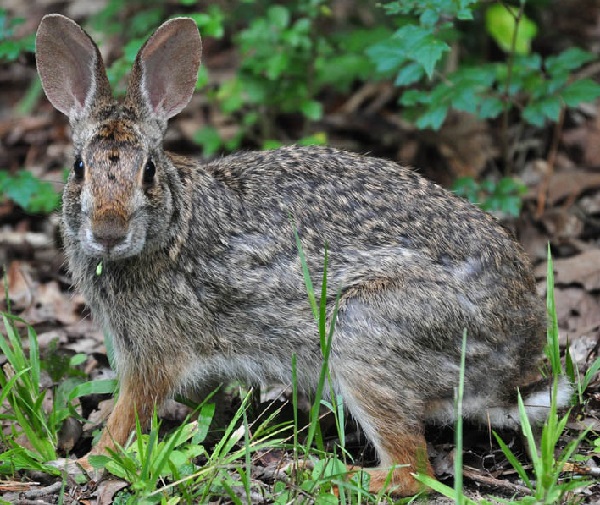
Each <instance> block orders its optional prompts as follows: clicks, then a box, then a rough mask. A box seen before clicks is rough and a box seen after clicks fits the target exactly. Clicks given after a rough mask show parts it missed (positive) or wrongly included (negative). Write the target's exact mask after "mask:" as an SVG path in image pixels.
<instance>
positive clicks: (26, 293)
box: [6, 261, 34, 311]
mask: <svg viewBox="0 0 600 505" xmlns="http://www.w3.org/2000/svg"><path fill="white" fill-rule="evenodd" d="M6 279H7V284H8V296H9V298H10V300H11V309H12V310H16V311H21V310H23V309H25V308H27V307H29V306H30V305H31V301H32V299H33V294H32V293H33V288H34V283H33V280H32V278H31V267H30V265H28V264H27V263H24V262H22V261H11V262H10V265H9V266H8V269H7V272H6Z"/></svg>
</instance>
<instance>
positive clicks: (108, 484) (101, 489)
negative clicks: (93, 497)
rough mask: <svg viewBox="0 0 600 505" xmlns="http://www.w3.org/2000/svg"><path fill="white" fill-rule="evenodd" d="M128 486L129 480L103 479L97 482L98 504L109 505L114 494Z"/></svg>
mask: <svg viewBox="0 0 600 505" xmlns="http://www.w3.org/2000/svg"><path fill="white" fill-rule="evenodd" d="M127 486H129V482H127V481H126V480H121V479H104V480H102V481H101V482H100V483H99V484H98V490H97V491H96V492H97V494H98V502H97V504H98V505H109V504H110V503H112V502H113V499H114V497H115V494H117V493H118V492H119V491H121V489H124V488H126V487H127Z"/></svg>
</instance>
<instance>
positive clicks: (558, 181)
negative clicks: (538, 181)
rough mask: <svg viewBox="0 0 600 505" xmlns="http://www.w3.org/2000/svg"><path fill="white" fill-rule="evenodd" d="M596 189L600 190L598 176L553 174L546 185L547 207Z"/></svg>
mask: <svg viewBox="0 0 600 505" xmlns="http://www.w3.org/2000/svg"><path fill="white" fill-rule="evenodd" d="M596 188H600V174H596V173H591V172H582V171H568V172H558V173H555V174H554V175H552V178H551V179H550V182H549V184H548V198H547V205H548V206H553V205H556V203H557V202H559V201H560V200H563V199H564V198H568V197H570V198H575V197H577V196H578V195H580V194H581V193H583V192H584V191H589V190H592V189H596Z"/></svg>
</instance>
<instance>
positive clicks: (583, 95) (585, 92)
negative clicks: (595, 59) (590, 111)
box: [560, 79, 600, 107]
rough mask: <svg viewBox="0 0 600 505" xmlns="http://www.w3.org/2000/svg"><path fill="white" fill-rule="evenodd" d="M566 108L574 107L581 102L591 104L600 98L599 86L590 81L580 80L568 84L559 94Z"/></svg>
mask: <svg viewBox="0 0 600 505" xmlns="http://www.w3.org/2000/svg"><path fill="white" fill-rule="evenodd" d="M560 97H561V98H562V99H563V100H564V102H565V104H566V105H567V107H576V106H577V105H579V104H580V103H582V102H592V101H594V100H595V99H596V98H598V97H600V84H598V83H597V82H595V81H593V80H592V79H581V80H580V81H575V82H574V83H573V84H569V85H568V86H567V87H565V89H563V90H562V91H561V92H560Z"/></svg>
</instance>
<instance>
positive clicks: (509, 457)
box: [492, 431, 533, 490]
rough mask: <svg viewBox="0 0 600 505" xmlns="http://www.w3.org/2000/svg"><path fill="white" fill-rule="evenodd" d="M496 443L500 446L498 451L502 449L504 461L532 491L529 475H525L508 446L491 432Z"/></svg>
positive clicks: (523, 469)
mask: <svg viewBox="0 0 600 505" xmlns="http://www.w3.org/2000/svg"><path fill="white" fill-rule="evenodd" d="M492 433H493V435H494V437H495V439H496V442H498V445H499V446H500V449H502V452H503V453H504V456H506V459H507V460H508V462H509V463H510V464H511V466H512V467H513V468H514V469H515V470H516V471H517V473H518V474H519V477H520V478H521V480H522V481H523V482H524V483H525V485H526V486H527V487H528V488H529V489H531V490H533V486H532V484H531V480H529V475H527V472H526V471H525V468H524V467H523V465H522V464H521V462H520V461H519V460H518V459H517V457H516V456H515V454H514V452H512V450H511V449H510V447H508V445H506V444H505V443H504V440H502V439H501V438H500V436H499V435H498V434H497V433H496V432H495V431H493V432H492Z"/></svg>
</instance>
